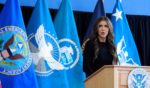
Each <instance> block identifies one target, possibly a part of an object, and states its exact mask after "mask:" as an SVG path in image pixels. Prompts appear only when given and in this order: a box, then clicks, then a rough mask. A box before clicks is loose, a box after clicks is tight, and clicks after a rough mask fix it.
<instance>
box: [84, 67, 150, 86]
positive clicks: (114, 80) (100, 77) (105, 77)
mask: <svg viewBox="0 0 150 88" xmlns="http://www.w3.org/2000/svg"><path fill="white" fill-rule="evenodd" d="M135 68H143V69H145V70H146V71H147V72H148V73H149V74H150V67H149V66H113V65H105V66H103V67H102V68H100V69H99V70H97V71H96V72H95V73H93V74H92V75H91V76H89V77H88V78H87V79H86V80H85V88H128V75H129V73H130V72H131V71H132V70H133V69H135Z"/></svg>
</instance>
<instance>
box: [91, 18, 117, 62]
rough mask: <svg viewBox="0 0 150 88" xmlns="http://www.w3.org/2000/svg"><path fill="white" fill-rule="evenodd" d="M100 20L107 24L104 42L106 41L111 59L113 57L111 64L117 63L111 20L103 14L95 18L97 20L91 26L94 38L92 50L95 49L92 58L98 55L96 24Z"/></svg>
mask: <svg viewBox="0 0 150 88" xmlns="http://www.w3.org/2000/svg"><path fill="white" fill-rule="evenodd" d="M101 21H106V23H107V25H108V28H109V31H108V35H107V38H106V42H108V46H109V52H110V53H111V55H112V56H113V59H114V60H113V64H117V61H118V57H117V53H116V46H115V44H114V35H113V26H112V23H111V21H110V20H109V19H108V18H107V17H105V16H102V17H100V18H99V19H97V21H96V22H95V24H94V27H93V33H92V36H91V37H92V39H93V40H94V50H95V53H94V56H95V57H94V58H95V59H96V58H97V57H98V52H99V50H100V47H99V39H98V25H99V23H100V22H101Z"/></svg>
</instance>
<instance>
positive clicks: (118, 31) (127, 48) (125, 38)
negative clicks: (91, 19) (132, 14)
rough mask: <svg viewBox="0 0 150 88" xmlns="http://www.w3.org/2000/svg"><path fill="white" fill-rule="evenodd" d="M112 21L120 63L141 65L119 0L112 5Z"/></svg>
mask: <svg viewBox="0 0 150 88" xmlns="http://www.w3.org/2000/svg"><path fill="white" fill-rule="evenodd" d="M112 23H113V26H114V34H115V44H116V45H117V54H118V58H119V63H120V65H141V63H140V58H139V55H138V51H137V48H136V45H135V42H134V39H133V36H132V33H131V31H130V28H129V25H128V22H127V19H126V16H125V13H124V11H123V8H122V6H121V1H120V0H117V2H116V5H115V7H114V10H113V14H112Z"/></svg>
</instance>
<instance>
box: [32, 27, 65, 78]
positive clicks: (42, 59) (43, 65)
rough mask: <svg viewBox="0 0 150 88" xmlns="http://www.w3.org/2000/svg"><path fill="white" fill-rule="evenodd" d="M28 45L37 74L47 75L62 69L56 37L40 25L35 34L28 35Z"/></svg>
mask: <svg viewBox="0 0 150 88" xmlns="http://www.w3.org/2000/svg"><path fill="white" fill-rule="evenodd" d="M29 46H30V51H31V54H32V58H33V63H34V64H35V71H36V73H37V75H38V76H48V75H50V74H52V73H53V71H54V70H61V69H63V68H64V67H63V65H62V64H61V63H59V61H60V59H59V58H60V50H59V45H58V42H57V41H56V39H55V38H54V37H53V36H52V35H50V34H49V33H45V32H44V26H43V25H40V27H39V28H38V29H37V31H36V33H35V34H31V35H29Z"/></svg>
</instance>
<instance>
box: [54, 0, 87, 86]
mask: <svg viewBox="0 0 150 88" xmlns="http://www.w3.org/2000/svg"><path fill="white" fill-rule="evenodd" d="M54 26H55V30H56V33H57V37H58V39H59V45H60V51H61V59H60V62H61V63H62V64H63V65H64V67H65V68H64V70H66V74H67V75H66V76H67V81H68V85H69V88H84V78H85V75H84V73H83V69H82V52H81V47H80V42H79V38H78V34H77V28H76V24H75V20H74V15H73V11H72V8H71V4H70V0H62V2H61V5H60V7H59V11H58V13H57V14H56V17H55V19H54Z"/></svg>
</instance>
